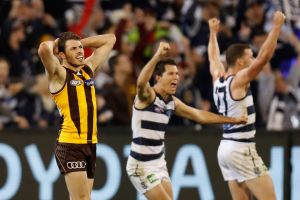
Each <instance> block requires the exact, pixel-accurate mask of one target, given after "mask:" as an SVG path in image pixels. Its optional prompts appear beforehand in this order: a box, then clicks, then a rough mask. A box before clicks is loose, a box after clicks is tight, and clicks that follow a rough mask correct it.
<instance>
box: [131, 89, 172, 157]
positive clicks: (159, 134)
mask: <svg viewBox="0 0 300 200" xmlns="http://www.w3.org/2000/svg"><path fill="white" fill-rule="evenodd" d="M174 111H175V102H174V100H173V98H172V96H170V98H169V99H168V101H164V100H163V98H162V97H161V96H160V95H159V94H157V93H156V97H155V99H154V101H153V102H152V103H151V104H150V105H149V106H148V107H146V108H144V109H138V108H136V107H135V106H133V111H132V121H131V125H132V131H133V138H132V142H131V152H130V156H131V157H133V158H134V159H136V160H138V161H151V160H156V159H158V158H160V157H162V155H164V149H165V145H164V139H165V131H166V128H167V125H168V123H169V120H170V118H171V115H172V114H173V113H174Z"/></svg>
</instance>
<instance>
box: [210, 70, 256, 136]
mask: <svg viewBox="0 0 300 200" xmlns="http://www.w3.org/2000/svg"><path fill="white" fill-rule="evenodd" d="M233 78H234V76H233V75H231V76H228V77H227V78H226V79H224V78H223V77H221V78H219V79H217V80H216V81H215V82H214V91H213V92H214V94H213V96H214V101H215V105H216V107H217V109H218V111H219V113H220V114H222V115H224V116H228V117H240V116H242V115H243V114H246V113H247V114H248V121H247V123H246V124H224V125H223V139H226V140H234V141H240V142H254V136H255V132H256V131H255V108H254V103H253V96H252V93H251V90H250V88H249V89H248V91H247V94H246V96H245V97H244V98H241V99H234V98H233V97H232V94H231V91H230V85H231V82H232V80H233Z"/></svg>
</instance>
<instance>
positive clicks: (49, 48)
mask: <svg viewBox="0 0 300 200" xmlns="http://www.w3.org/2000/svg"><path fill="white" fill-rule="evenodd" d="M56 43H57V40H55V41H45V42H42V43H41V44H40V46H39V49H38V54H39V56H40V58H41V60H42V63H43V65H44V67H45V70H46V75H47V76H48V78H49V80H51V79H52V78H53V76H54V75H56V74H61V73H58V72H59V70H63V68H62V67H61V65H60V62H59V60H58V57H57V56H56V52H55V51H57V44H56Z"/></svg>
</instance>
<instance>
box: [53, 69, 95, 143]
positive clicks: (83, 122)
mask: <svg viewBox="0 0 300 200" xmlns="http://www.w3.org/2000/svg"><path fill="white" fill-rule="evenodd" d="M65 69H66V81H65V84H64V86H63V87H62V88H61V89H60V90H59V91H58V92H56V93H51V94H52V98H53V99H54V101H55V103H56V105H57V108H58V110H59V113H60V116H61V118H62V123H61V128H60V131H59V134H58V138H57V140H58V142H61V143H73V144H90V143H97V142H98V138H97V107H96V93H95V87H94V79H93V71H92V70H91V68H90V67H88V66H87V65H84V66H83V67H82V68H81V69H80V71H78V72H75V71H73V70H71V69H68V68H65Z"/></svg>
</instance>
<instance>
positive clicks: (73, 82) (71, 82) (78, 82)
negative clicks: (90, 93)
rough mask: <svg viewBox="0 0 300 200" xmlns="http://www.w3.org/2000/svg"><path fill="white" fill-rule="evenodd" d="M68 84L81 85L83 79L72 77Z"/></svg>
mask: <svg viewBox="0 0 300 200" xmlns="http://www.w3.org/2000/svg"><path fill="white" fill-rule="evenodd" d="M70 84H71V85H72V86H78V85H82V84H83V81H82V80H76V79H73V80H71V81H70Z"/></svg>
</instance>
